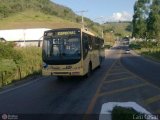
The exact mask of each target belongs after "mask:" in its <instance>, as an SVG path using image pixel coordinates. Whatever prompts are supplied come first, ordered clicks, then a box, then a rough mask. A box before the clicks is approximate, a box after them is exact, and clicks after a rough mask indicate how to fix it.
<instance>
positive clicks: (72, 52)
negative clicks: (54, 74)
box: [43, 35, 81, 64]
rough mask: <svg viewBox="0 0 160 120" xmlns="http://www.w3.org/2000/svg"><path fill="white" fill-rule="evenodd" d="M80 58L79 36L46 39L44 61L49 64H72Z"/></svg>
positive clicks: (44, 42)
mask: <svg viewBox="0 0 160 120" xmlns="http://www.w3.org/2000/svg"><path fill="white" fill-rule="evenodd" d="M80 58H81V49H80V37H79V36H70V35H69V36H55V37H46V38H45V39H44V41H43V60H44V61H45V62H46V63H48V64H67V63H68V64H69V63H70V64H71V63H75V62H76V61H79V60H80Z"/></svg>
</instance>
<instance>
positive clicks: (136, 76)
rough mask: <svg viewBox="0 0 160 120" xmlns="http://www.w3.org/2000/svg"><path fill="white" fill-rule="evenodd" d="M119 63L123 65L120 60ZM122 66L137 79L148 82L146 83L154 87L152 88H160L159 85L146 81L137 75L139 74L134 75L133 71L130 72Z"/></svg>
mask: <svg viewBox="0 0 160 120" xmlns="http://www.w3.org/2000/svg"><path fill="white" fill-rule="evenodd" d="M119 62H120V60H119ZM120 64H121V65H122V66H123V64H122V63H121V62H120ZM123 67H124V68H125V69H126V70H127V71H128V72H129V73H130V74H131V75H132V76H134V77H135V78H137V79H139V80H141V81H143V82H145V83H148V85H150V86H152V87H154V88H156V89H158V90H160V88H159V87H157V86H156V85H154V84H151V83H150V82H148V80H145V79H143V78H141V77H139V76H138V75H136V74H135V73H133V72H131V71H130V70H128V69H127V68H126V67H125V66H123Z"/></svg>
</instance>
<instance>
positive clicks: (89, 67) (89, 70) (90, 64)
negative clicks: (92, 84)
mask: <svg viewBox="0 0 160 120" xmlns="http://www.w3.org/2000/svg"><path fill="white" fill-rule="evenodd" d="M91 74H92V63H89V65H88V72H87V78H88V77H90V76H91Z"/></svg>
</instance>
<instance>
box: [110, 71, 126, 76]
mask: <svg viewBox="0 0 160 120" xmlns="http://www.w3.org/2000/svg"><path fill="white" fill-rule="evenodd" d="M125 73H128V72H117V73H109V74H108V76H110V75H120V74H125Z"/></svg>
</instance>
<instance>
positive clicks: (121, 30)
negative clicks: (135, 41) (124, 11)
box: [104, 22, 132, 37]
mask: <svg viewBox="0 0 160 120" xmlns="http://www.w3.org/2000/svg"><path fill="white" fill-rule="evenodd" d="M104 27H105V29H104V31H105V32H113V33H114V34H115V35H116V36H121V37H124V36H131V34H132V25H131V22H108V23H105V24H104Z"/></svg>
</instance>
